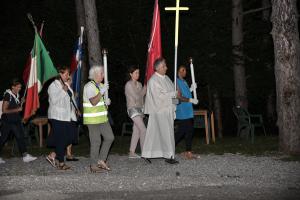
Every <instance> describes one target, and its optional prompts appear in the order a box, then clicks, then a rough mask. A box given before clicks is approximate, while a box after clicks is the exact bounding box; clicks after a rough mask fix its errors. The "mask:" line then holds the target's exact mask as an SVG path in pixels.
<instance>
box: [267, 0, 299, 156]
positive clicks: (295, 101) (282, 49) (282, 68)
mask: <svg viewBox="0 0 300 200" xmlns="http://www.w3.org/2000/svg"><path fill="white" fill-rule="evenodd" d="M297 18H298V13H297V6H296V0H273V1H272V16H271V21H272V24H273V29H272V32H271V34H272V37H273V41H274V55H275V79H276V96H277V114H278V120H277V125H278V129H279V146H280V149H281V150H282V151H284V152H285V153H291V154H300V123H299V122H300V52H299V51H300V50H299V48H300V44H299V32H298V22H297Z"/></svg>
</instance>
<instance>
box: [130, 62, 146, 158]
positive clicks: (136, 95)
mask: <svg viewBox="0 0 300 200" xmlns="http://www.w3.org/2000/svg"><path fill="white" fill-rule="evenodd" d="M129 75H130V80H129V81H127V83H126V85H125V96H126V102H127V113H128V116H129V117H130V118H131V119H132V121H133V128H132V130H133V131H132V136H131V142H130V148H129V158H140V156H139V155H137V154H136V153H135V149H136V146H137V143H138V141H139V140H140V147H141V150H143V145H144V140H145V135H146V127H145V124H144V121H143V118H144V114H143V108H144V96H145V94H146V87H145V86H144V87H142V84H141V83H140V82H139V81H138V79H139V77H140V70H139V68H138V67H137V66H131V67H130V68H129Z"/></svg>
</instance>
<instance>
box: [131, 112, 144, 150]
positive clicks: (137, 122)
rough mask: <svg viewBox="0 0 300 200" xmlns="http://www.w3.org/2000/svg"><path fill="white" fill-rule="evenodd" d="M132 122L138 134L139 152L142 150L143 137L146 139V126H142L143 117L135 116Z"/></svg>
mask: <svg viewBox="0 0 300 200" xmlns="http://www.w3.org/2000/svg"><path fill="white" fill-rule="evenodd" d="M132 120H133V122H134V125H135V127H136V129H137V132H138V134H139V138H140V146H141V150H143V146H144V142H145V137H146V126H145V124H144V120H143V117H142V116H136V117H134V118H133V119H132Z"/></svg>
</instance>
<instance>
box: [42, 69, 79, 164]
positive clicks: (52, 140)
mask: <svg viewBox="0 0 300 200" xmlns="http://www.w3.org/2000/svg"><path fill="white" fill-rule="evenodd" d="M69 78H70V71H69V69H68V68H67V67H65V66H63V67H61V68H60V69H59V76H58V77H57V78H56V80H55V81H53V82H52V83H51V84H50V86H49V88H48V94H49V109H48V119H49V120H50V123H51V130H52V134H51V135H50V136H49V140H48V141H47V142H48V145H49V146H54V147H55V152H52V153H50V154H49V155H48V156H47V157H46V159H47V160H48V161H49V162H50V163H51V165H53V166H54V167H56V163H55V159H57V160H58V161H59V164H58V169H61V170H67V169H70V167H69V166H67V165H66V164H65V163H64V155H65V151H66V148H67V146H68V145H70V144H71V143H72V137H71V134H69V127H70V126H69V125H70V123H71V121H76V120H77V118H76V114H75V112H72V109H74V108H72V106H73V105H72V102H71V100H73V101H74V102H75V99H74V96H73V95H70V92H69V93H68V90H69V87H68V85H67V84H65V83H66V82H67V81H68V79H69Z"/></svg>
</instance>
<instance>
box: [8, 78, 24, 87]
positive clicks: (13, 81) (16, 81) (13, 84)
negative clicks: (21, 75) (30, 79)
mask: <svg viewBox="0 0 300 200" xmlns="http://www.w3.org/2000/svg"><path fill="white" fill-rule="evenodd" d="M16 85H22V83H21V81H20V80H19V79H18V78H13V79H12V80H11V81H10V87H14V86H16Z"/></svg>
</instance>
